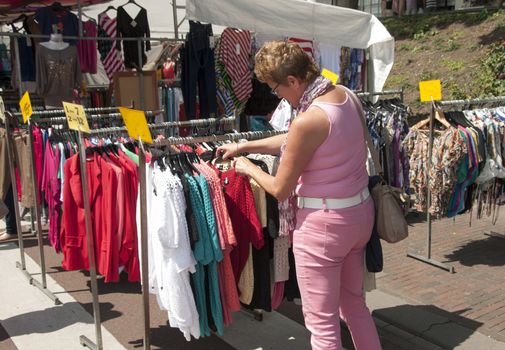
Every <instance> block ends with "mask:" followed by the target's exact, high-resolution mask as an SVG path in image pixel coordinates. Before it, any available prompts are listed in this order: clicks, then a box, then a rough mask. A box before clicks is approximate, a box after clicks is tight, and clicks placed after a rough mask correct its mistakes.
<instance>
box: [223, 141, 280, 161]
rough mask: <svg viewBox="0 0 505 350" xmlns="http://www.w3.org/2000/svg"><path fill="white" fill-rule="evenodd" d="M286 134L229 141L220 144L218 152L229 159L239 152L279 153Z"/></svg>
mask: <svg viewBox="0 0 505 350" xmlns="http://www.w3.org/2000/svg"><path fill="white" fill-rule="evenodd" d="M285 138H286V135H276V136H272V137H268V138H266V139H261V140H254V141H247V142H243V143H229V144H225V145H222V146H219V147H218V149H217V152H218V154H221V156H222V157H223V159H225V160H226V159H228V158H231V157H234V156H236V155H237V154H239V153H245V152H247V153H262V154H272V155H279V153H280V149H281V145H282V143H283V142H284V139H285Z"/></svg>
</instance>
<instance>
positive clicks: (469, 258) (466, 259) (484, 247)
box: [445, 236, 505, 266]
mask: <svg viewBox="0 0 505 350" xmlns="http://www.w3.org/2000/svg"><path fill="white" fill-rule="evenodd" d="M504 251H505V239H503V238H498V237H493V236H482V239H479V240H475V241H470V242H468V243H467V244H465V245H463V246H461V247H459V248H458V249H456V250H454V251H453V252H451V253H450V254H446V255H445V257H446V258H447V259H448V260H449V261H459V263H460V264H461V265H464V266H475V265H488V266H504V265H505V254H504V253H503V252H504Z"/></svg>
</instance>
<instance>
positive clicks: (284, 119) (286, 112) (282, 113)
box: [270, 99, 292, 131]
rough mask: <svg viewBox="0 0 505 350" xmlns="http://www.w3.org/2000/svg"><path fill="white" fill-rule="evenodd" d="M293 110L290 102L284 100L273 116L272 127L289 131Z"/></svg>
mask: <svg viewBox="0 0 505 350" xmlns="http://www.w3.org/2000/svg"><path fill="white" fill-rule="evenodd" d="M291 115H292V108H291V105H290V104H289V102H288V101H286V100H285V99H282V100H281V102H279V105H278V106H277V108H276V109H275V111H274V113H273V114H272V118H271V119H270V125H272V127H273V128H274V129H275V130H279V131H285V130H288V126H289V122H290V120H291Z"/></svg>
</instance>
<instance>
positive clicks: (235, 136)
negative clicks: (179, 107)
mask: <svg viewBox="0 0 505 350" xmlns="http://www.w3.org/2000/svg"><path fill="white" fill-rule="evenodd" d="M286 132H287V131H278V130H267V131H245V132H237V133H230V134H223V135H207V136H196V137H194V136H188V137H170V138H167V139H164V140H158V141H155V142H154V143H153V146H155V147H163V146H169V145H184V144H191V143H200V142H211V141H238V140H242V139H245V140H257V139H264V138H266V137H270V136H276V135H281V134H285V133H286Z"/></svg>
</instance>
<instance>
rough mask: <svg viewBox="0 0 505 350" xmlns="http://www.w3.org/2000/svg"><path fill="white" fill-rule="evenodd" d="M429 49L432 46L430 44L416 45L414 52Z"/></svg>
mask: <svg viewBox="0 0 505 350" xmlns="http://www.w3.org/2000/svg"><path fill="white" fill-rule="evenodd" d="M429 49H430V47H429V46H428V45H416V46H415V47H414V48H413V49H412V53H419V52H423V51H428V50H429Z"/></svg>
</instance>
